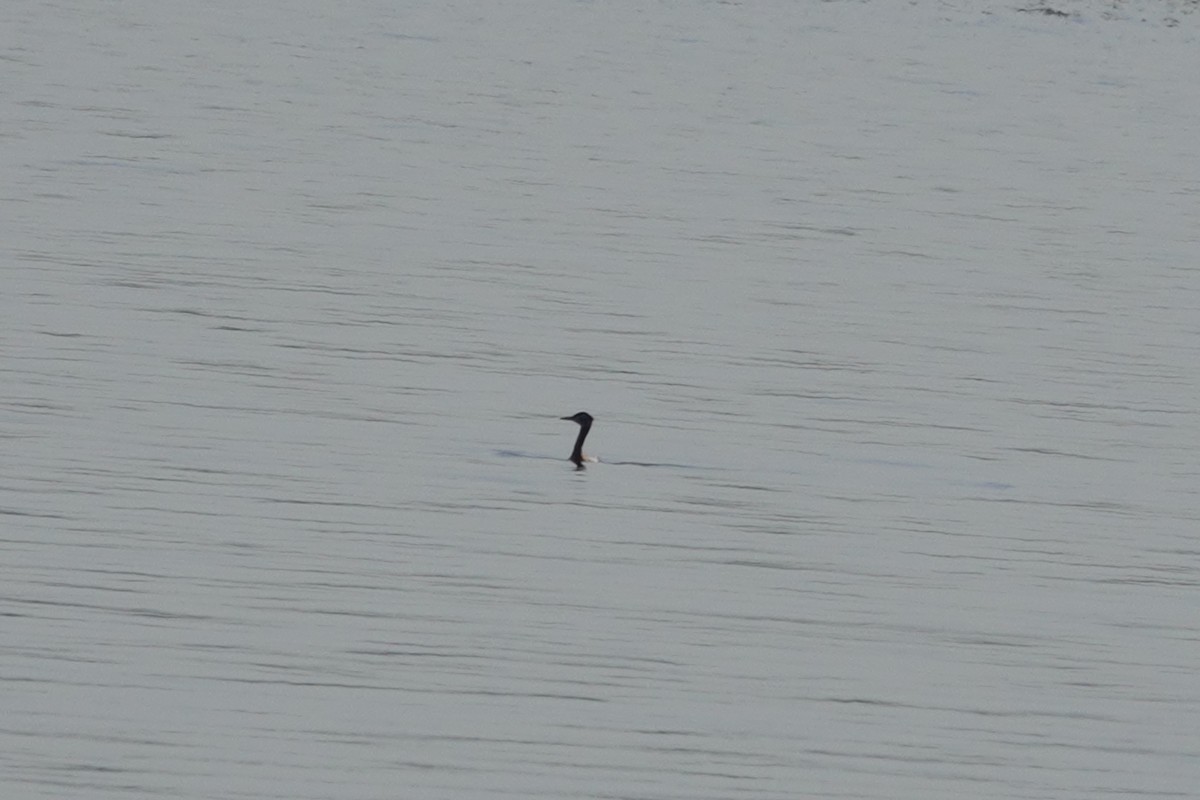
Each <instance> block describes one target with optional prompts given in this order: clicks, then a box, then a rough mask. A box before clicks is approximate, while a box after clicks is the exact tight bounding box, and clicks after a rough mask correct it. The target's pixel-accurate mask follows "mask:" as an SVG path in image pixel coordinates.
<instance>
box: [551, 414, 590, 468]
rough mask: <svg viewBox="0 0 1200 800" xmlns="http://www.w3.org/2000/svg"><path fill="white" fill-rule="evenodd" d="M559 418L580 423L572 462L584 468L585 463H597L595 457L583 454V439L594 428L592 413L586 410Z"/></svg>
mask: <svg viewBox="0 0 1200 800" xmlns="http://www.w3.org/2000/svg"><path fill="white" fill-rule="evenodd" d="M559 419H568V420H570V421H571V422H578V423H579V436H578V438H576V439H575V449H574V450H572V451H571V463H573V464H574V465H575V466H576V467H578V468H579V469H583V465H584V464H595V463H596V459H595V458H593V457H591V456H585V455H584V454H583V440H584V439H586V438H587V435H588V431H590V430H591V429H592V415H591V414H589V413H587V412H586V411H580V412H579V413H578V414H575V415H574V416H570V417H559Z"/></svg>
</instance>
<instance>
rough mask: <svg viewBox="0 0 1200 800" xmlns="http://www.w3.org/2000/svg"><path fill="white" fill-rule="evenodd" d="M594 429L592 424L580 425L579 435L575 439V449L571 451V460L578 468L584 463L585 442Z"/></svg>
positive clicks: (584, 423)
mask: <svg viewBox="0 0 1200 800" xmlns="http://www.w3.org/2000/svg"><path fill="white" fill-rule="evenodd" d="M591 429H592V423H590V422H582V423H580V425H579V435H578V436H576V437H575V449H574V450H572V451H571V460H572V461H573V462H575V465H576V466H579V465H580V464H582V463H583V440H584V439H586V438H587V435H588V431H590V430H591Z"/></svg>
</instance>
